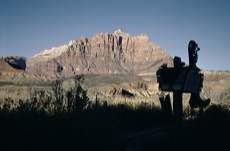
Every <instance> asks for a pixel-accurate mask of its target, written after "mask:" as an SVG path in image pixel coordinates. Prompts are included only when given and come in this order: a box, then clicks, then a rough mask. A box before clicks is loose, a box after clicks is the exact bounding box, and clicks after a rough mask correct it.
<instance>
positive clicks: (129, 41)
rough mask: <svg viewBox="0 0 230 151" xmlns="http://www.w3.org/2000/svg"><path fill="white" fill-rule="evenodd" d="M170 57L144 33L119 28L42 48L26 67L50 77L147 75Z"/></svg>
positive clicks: (169, 59)
mask: <svg viewBox="0 0 230 151" xmlns="http://www.w3.org/2000/svg"><path fill="white" fill-rule="evenodd" d="M163 63H167V64H168V65H172V58H171V57H170V56H169V54H168V53H167V52H165V51H164V50H163V49H162V48H160V47H159V46H157V45H155V44H153V43H152V42H151V41H150V39H149V37H148V36H147V35H145V34H141V35H138V36H134V37H133V36H131V35H129V34H126V33H124V32H122V31H121V30H117V31H115V32H114V33H113V34H111V33H100V34H96V35H94V36H93V37H92V38H91V39H88V38H85V37H80V38H79V39H77V40H76V41H71V42H70V43H69V44H68V45H64V46H61V47H57V48H56V49H55V48H53V49H50V50H45V51H43V52H42V53H40V54H38V55H35V56H34V57H33V58H32V59H30V60H28V63H27V70H28V71H30V72H34V73H37V74H41V75H47V76H51V77H69V76H72V75H75V74H92V73H93V74H126V73H129V74H130V73H131V74H149V73H153V72H154V71H156V69H157V68H158V67H159V66H160V65H162V64H163Z"/></svg>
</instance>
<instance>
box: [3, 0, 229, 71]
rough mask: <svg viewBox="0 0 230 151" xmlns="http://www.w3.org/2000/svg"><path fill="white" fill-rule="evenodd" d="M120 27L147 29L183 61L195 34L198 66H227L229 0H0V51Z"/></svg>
mask: <svg viewBox="0 0 230 151" xmlns="http://www.w3.org/2000/svg"><path fill="white" fill-rule="evenodd" d="M119 28H120V29H122V30H123V31H124V32H126V33H129V34H131V35H133V36H136V35H139V34H141V33H144V34H147V35H148V36H149V37H150V39H151V41H152V42H154V43H156V44H157V45H159V46H160V47H162V48H163V49H165V50H166V51H167V52H168V53H169V54H170V55H171V56H172V57H174V56H180V57H181V58H182V60H183V61H185V62H188V56H187V45H188V42H189V41H190V40H191V39H194V40H195V41H196V42H197V43H198V44H199V46H200V48H201V51H200V52H199V60H198V66H199V67H200V68H201V69H204V70H206V69H207V70H230V48H229V47H228V44H229V43H230V1H229V0H0V56H8V55H18V56H25V57H27V58H30V57H32V56H33V55H35V54H36V53H39V52H40V51H42V50H44V49H46V48H50V47H53V46H59V45H63V44H67V43H68V42H69V40H76V39H77V38H79V37H81V36H86V37H88V38H91V37H92V36H93V35H94V34H97V33H101V32H109V33H113V32H114V31H115V30H116V29H119Z"/></svg>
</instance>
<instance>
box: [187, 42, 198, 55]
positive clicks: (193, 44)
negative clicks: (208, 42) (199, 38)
mask: <svg viewBox="0 0 230 151" xmlns="http://www.w3.org/2000/svg"><path fill="white" fill-rule="evenodd" d="M188 50H189V52H190V51H191V52H194V53H195V52H197V51H199V50H200V48H199V47H198V44H197V43H196V42H195V41H194V40H190V42H189V44H188Z"/></svg>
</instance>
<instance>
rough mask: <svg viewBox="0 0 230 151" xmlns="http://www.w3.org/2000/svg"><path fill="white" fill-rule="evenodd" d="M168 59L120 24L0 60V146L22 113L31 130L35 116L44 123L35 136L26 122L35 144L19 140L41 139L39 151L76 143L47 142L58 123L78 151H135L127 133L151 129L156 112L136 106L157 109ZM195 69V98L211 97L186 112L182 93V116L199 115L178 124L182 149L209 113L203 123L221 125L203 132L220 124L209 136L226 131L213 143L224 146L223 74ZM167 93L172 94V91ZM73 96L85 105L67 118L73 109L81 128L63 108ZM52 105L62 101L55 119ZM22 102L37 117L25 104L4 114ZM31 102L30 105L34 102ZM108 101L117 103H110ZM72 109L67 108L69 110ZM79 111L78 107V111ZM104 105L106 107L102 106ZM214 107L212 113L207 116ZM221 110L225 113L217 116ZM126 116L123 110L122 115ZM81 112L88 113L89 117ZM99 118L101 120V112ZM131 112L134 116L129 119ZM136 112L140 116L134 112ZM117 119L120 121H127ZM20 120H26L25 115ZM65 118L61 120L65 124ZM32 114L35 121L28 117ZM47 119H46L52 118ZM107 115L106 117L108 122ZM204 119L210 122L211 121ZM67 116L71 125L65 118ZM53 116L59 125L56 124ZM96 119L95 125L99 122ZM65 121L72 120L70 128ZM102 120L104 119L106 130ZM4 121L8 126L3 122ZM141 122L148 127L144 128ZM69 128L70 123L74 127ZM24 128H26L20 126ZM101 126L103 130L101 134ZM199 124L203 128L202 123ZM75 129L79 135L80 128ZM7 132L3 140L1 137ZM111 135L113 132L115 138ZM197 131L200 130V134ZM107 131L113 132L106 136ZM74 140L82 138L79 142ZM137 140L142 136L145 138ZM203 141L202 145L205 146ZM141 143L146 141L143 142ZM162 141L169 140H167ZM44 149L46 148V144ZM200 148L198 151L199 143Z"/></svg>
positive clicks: (228, 86)
mask: <svg viewBox="0 0 230 151" xmlns="http://www.w3.org/2000/svg"><path fill="white" fill-rule="evenodd" d="M173 57H174V56H170V55H169V54H168V53H167V51H165V50H163V49H162V48H161V47H160V46H158V45H157V44H154V43H153V42H151V40H150V39H149V37H148V36H147V35H146V34H140V35H137V36H132V35H130V34H128V33H125V32H123V31H121V30H120V29H119V30H116V31H115V32H114V33H99V34H95V35H94V36H93V37H92V38H87V37H79V38H78V39H77V40H71V41H70V42H69V43H68V44H65V45H62V46H57V47H52V48H49V49H46V50H43V51H41V52H40V53H38V54H35V55H34V56H33V57H32V58H24V57H18V56H16V57H15V56H9V57H1V58H0V108H1V112H0V113H1V114H0V120H1V122H2V121H3V122H5V123H6V124H5V126H4V125H2V123H1V126H2V129H1V132H2V131H4V130H3V129H4V128H5V129H6V131H5V132H2V133H3V134H4V135H2V136H5V138H1V141H2V142H4V143H5V145H3V147H4V148H3V149H4V150H7V147H9V144H10V143H7V141H9V140H11V138H10V137H14V134H18V135H23V134H22V133H21V132H17V131H16V129H17V127H14V126H13V125H12V124H16V125H18V127H20V128H21V129H22V131H23V132H24V131H26V130H23V128H24V127H23V126H25V125H26V124H25V125H24V124H23V123H21V124H18V123H17V120H16V119H18V118H19V119H23V120H25V122H28V121H27V119H26V118H28V120H29V122H28V123H29V124H31V123H32V124H31V125H32V127H34V128H39V127H38V126H37V124H38V125H39V123H40V122H41V121H42V122H43V123H45V124H43V125H42V126H41V127H42V130H38V132H39V133H40V132H41V133H43V132H44V136H40V134H39V133H38V132H33V130H34V129H30V128H31V127H30V128H29V129H30V132H26V135H28V137H32V136H33V134H32V133H35V134H34V135H35V136H37V138H36V139H35V140H36V141H37V142H33V141H31V140H29V138H27V139H26V141H29V142H30V143H31V144H33V145H35V146H39V145H41V144H43V146H42V145H41V146H40V148H39V150H44V149H45V150H46V149H48V150H49V149H51V148H52V147H51V146H52V144H56V142H58V143H61V142H62V143H64V146H65V145H66V146H65V147H63V146H62V149H71V148H77V147H76V146H74V143H73V142H72V141H71V140H70V141H67V140H65V141H64V142H63V140H62V141H56V140H54V138H55V136H54V135H57V134H56V132H54V131H55V130H58V131H60V130H61V129H62V127H61V126H63V127H64V128H65V130H63V132H61V134H60V136H59V135H57V136H59V137H61V136H62V137H64V136H65V135H70V136H66V137H69V138H71V139H74V138H75V136H77V137H76V140H77V141H79V142H78V143H77V144H78V145H79V146H80V149H83V148H84V149H85V150H93V149H92V148H90V147H87V145H86V144H87V142H88V143H89V144H92V145H94V146H95V147H96V148H97V147H98V148H97V149H100V150H135V149H136V150H138V147H140V146H141V145H140V144H139V145H140V146H138V145H137V146H136V148H135V149H134V147H130V146H132V145H133V143H134V139H133V140H131V138H134V135H135V137H136V136H138V137H139V136H140V135H139V134H136V133H132V134H130V133H131V131H136V130H137V129H141V128H144V129H145V128H146V127H147V128H149V127H151V124H152V123H151V120H155V119H157V116H158V115H157V116H153V117H151V116H152V115H148V114H150V113H151V114H152V112H153V111H152V110H151V111H149V110H148V109H147V110H145V111H143V109H142V108H139V107H143V105H144V106H147V107H151V109H152V107H156V108H154V111H156V113H157V114H160V108H161V106H160V102H159V95H160V93H161V92H160V91H159V90H158V83H157V78H156V71H157V69H158V68H159V67H160V66H161V65H163V64H167V65H168V66H169V67H172V66H173ZM182 61H183V58H182ZM202 73H203V74H204V83H203V89H202V92H201V96H202V97H203V98H210V99H211V104H210V108H208V109H207V114H206V110H199V109H197V110H191V109H190V108H189V106H188V100H189V97H190V94H184V95H183V99H184V101H183V106H184V113H186V112H187V111H188V112H189V114H192V113H193V114H194V115H195V116H194V117H196V118H195V119H198V124H197V123H195V124H194V123H192V124H188V123H189V122H187V124H188V125H187V127H186V128H187V129H188V130H187V129H185V131H186V130H187V131H186V132H187V134H188V135H187V136H186V139H185V141H187V142H186V143H185V144H186V145H188V146H189V145H190V144H189V143H190V142H189V141H191V140H193V138H192V136H191V137H190V135H192V134H193V132H194V131H193V130H190V128H191V127H192V126H194V127H195V128H197V127H198V126H197V125H199V124H200V123H199V118H200V119H202V118H204V117H208V119H207V121H206V122H207V123H208V124H210V123H212V122H218V121H219V122H220V125H219V126H220V127H218V125H213V126H211V128H210V129H209V130H210V131H215V130H216V129H215V126H217V127H216V128H217V129H219V128H222V130H220V133H221V135H220V134H219V133H215V132H214V133H213V135H210V136H212V137H218V136H221V137H222V133H224V132H226V135H224V134H223V137H224V138H221V139H220V140H219V141H217V144H218V145H223V146H224V145H226V142H228V141H230V139H229V138H225V137H226V136H227V135H228V134H230V132H229V128H226V127H224V126H223V125H224V123H221V122H223V120H225V121H226V125H227V126H230V120H229V117H230V83H229V78H230V71H202ZM170 95H171V96H172V94H170ZM76 98H78V99H80V100H81V99H82V100H83V101H85V100H86V102H84V103H83V105H84V108H82V110H81V113H74V115H75V114H76V117H77V118H79V119H80V120H79V121H80V122H82V123H84V124H83V125H78V121H77V120H76V119H75V117H73V116H72V114H70V113H69V111H70V108H68V107H71V105H70V104H71V100H75V99H76ZM76 100H77V99H76ZM39 102H42V103H43V104H42V105H41V104H39ZM56 102H58V103H60V102H61V106H62V107H63V108H65V111H67V112H65V114H64V115H61V116H60V117H57V116H55V113H56V112H57V111H61V112H62V111H63V110H61V109H60V108H56V107H55V104H57V103H56ZM27 103H28V104H30V105H31V106H32V107H37V108H38V109H39V113H40V111H42V115H41V116H40V115H37V114H36V115H35V118H34V116H32V114H34V112H32V111H33V110H32V109H27V108H26V107H25V106H24V108H23V109H25V110H22V113H25V116H23V115H21V114H19V115H20V116H19V117H17V115H16V114H14V113H12V116H11V115H10V114H9V115H8V114H6V113H5V110H7V111H8V110H11V111H13V112H15V113H17V112H18V111H19V110H17V109H20V105H23V104H27ZM33 103H35V105H34V106H33ZM97 103H99V104H100V105H99V106H100V107H101V109H102V110H100V111H99V110H96V108H93V107H92V104H97ZM105 104H106V105H105ZM72 105H73V104H72ZM81 105H82V104H81ZM90 105H91V107H92V108H93V109H94V110H89V109H87V107H89V108H90ZM113 105H114V106H115V105H121V106H118V107H117V108H114V107H113ZM122 105H125V106H126V105H130V106H132V107H134V108H136V109H137V112H138V113H136V112H135V111H130V109H129V108H126V109H124V108H123V106H122ZM105 106H107V108H105ZM108 106H110V107H108ZM220 106H223V109H222V108H221V109H220V110H215V107H217V109H218V107H220ZM75 107H76V106H75ZM213 108H214V109H213ZM74 109H75V108H71V111H72V110H74ZM84 109H85V110H86V111H85V112H84V111H83V110H84ZM109 109H110V111H108V110H109ZM116 109H119V110H116ZM52 110H55V111H52ZM213 110H214V111H216V112H217V113H216V114H213V113H212V111H213ZM20 111H21V110H20ZM93 111H95V114H94V113H92V112H93ZM117 111H119V112H120V113H119V115H116V112H117ZM222 111H224V113H223V112H222ZM43 112H44V113H43ZM26 113H29V114H31V117H30V116H27V115H26ZM126 113H128V114H127V115H126V116H125V114H126ZM209 113H210V114H209ZM43 114H45V115H43ZM47 114H48V115H49V116H48V117H47V119H44V118H43V116H44V117H46V115H47ZM106 114H108V115H106ZM51 115H53V116H54V118H53V119H52V118H51V117H50V116H51ZM57 115H58V114H57ZM88 115H91V116H90V117H89V116H88ZM92 115H93V116H92ZM105 115H106V117H104V116H105ZM134 115H135V117H133V118H131V117H132V116H134ZM136 115H137V120H140V122H138V121H137V122H135V118H136ZM138 115H139V116H140V117H138ZM204 115H205V116H204ZM215 115H216V116H223V120H220V119H218V118H217V119H215V117H216V116H215ZM7 116H9V119H8V120H5V117H7ZM107 116H108V117H107ZM122 116H123V117H124V118H126V120H127V123H126V122H125V119H123V118H122ZM161 116H162V115H159V117H161ZM213 116H214V117H213ZM16 117H17V118H16ZM24 117H26V118H25V119H24ZM41 117H42V118H41ZM64 117H68V118H69V119H70V121H68V120H67V119H65V118H64ZM83 117H87V118H88V119H89V120H88V119H87V118H85V119H84V118H83ZM150 117H151V118H150ZM163 117H164V116H162V118H163ZM189 117H190V119H194V117H193V116H191V115H187V117H185V119H188V118H189ZM32 118H34V119H39V120H38V121H35V120H33V119H32ZM49 118H51V120H50V119H49ZM100 118H101V119H100ZM103 118H104V119H103ZM110 118H112V119H111V120H110ZM220 118H221V117H220ZM48 119H49V120H50V121H51V122H50V121H49V120H48ZM150 119H151V120H150ZM211 119H213V120H214V121H211ZM71 120H72V121H73V123H74V124H73V123H71ZM75 120H76V121H75ZM90 120H91V121H90ZM145 120H146V121H148V122H146V121H145ZM149 120H150V121H149ZM204 120H205V118H204ZM59 121H61V122H64V123H62V124H60V123H59ZM102 121H103V122H102ZM11 122H12V124H11ZM98 122H99V123H100V122H102V123H101V124H98ZM144 122H146V123H147V124H145V123H144ZM152 122H153V121H152ZM196 122H197V121H196ZM19 123H20V122H19ZM58 123H59V124H60V125H61V126H58V128H54V131H52V129H53V128H52V127H56V124H57V125H58ZM119 123H121V125H119ZM153 123H154V122H153ZM156 123H157V124H158V126H159V125H161V124H162V123H161V124H159V123H158V122H156ZM163 123H164V122H163ZM201 123H202V122H201ZM207 123H206V124H207ZM46 124H47V125H46ZM50 124H51V125H50ZM52 124H53V125H52ZM71 124H73V125H72V127H71ZM91 124H92V125H91ZM103 124H104V125H103ZM106 124H108V127H109V128H108V127H107V126H106ZM132 124H134V125H136V127H135V126H133V128H128V126H132ZM157 124H156V125H157ZM164 124H165V123H164ZM208 124H207V125H208ZM8 125H11V126H9V127H7V126H8ZM144 125H147V126H146V127H144ZM204 125H205V124H204ZM207 125H206V126H207ZM68 126H70V129H69V130H68V128H67V127H68ZM74 126H75V127H76V130H75V127H74ZM119 126H121V127H119ZM25 127H29V126H28V125H27V126H25ZM101 128H105V130H106V133H108V135H106V134H104V133H103V132H102V130H101ZM202 128H203V129H205V128H204V127H202ZM202 128H200V129H199V128H197V129H198V131H199V132H201V131H202V132H203V129H202ZM12 129H13V130H12ZM90 129H92V131H93V132H91V130H90ZM11 130H12V131H11ZM43 130H44V131H43ZM113 130H114V131H115V132H114V131H113ZM161 130H162V129H160V131H161ZM10 131H11V132H12V133H11V132H10ZM81 131H82V132H84V133H81ZM96 131H98V132H96ZM167 131H170V130H167ZM8 132H9V138H8V137H7V135H8ZM86 132H87V133H86ZM126 132H129V134H130V135H129V134H128V135H124V133H125V134H126ZM142 132H143V131H142ZM151 132H152V131H151ZM161 132H162V131H161ZM45 133H46V134H45ZM78 133H79V135H78ZM159 133H160V132H159ZM84 134H85V135H86V136H85V137H80V135H84ZM101 134H102V135H103V136H104V137H105V138H103V136H100V137H99V135H101ZM115 134H116V136H114V135H115ZM118 134H119V135H118ZM121 134H122V136H121ZM203 134H206V132H204V133H203ZM18 135H17V136H16V137H15V138H14V139H13V141H14V142H17V140H16V139H17V138H19V136H18ZM42 135H43V134H42ZM111 135H113V136H114V137H112V139H111ZM123 135H124V137H123ZM97 136H98V140H97ZM197 136H199V135H196V136H195V137H197ZM228 136H229V135H228ZM44 137H46V138H45V139H44V140H46V141H48V140H49V139H52V141H51V146H49V145H48V144H49V143H47V142H45V145H44V141H43V140H42V139H43V138H44ZM49 137H50V138H49ZM117 137H119V141H118V142H119V143H121V144H120V146H119V145H118V146H117V147H114V146H116V145H117V142H116V141H115V140H117ZM128 137H129V138H128ZM81 138H83V139H82V140H81ZM124 138H125V139H124ZM151 138H152V137H151ZM159 138H161V137H159ZM170 138H171V137H170ZM203 138H204V137H200V139H199V140H202V139H203ZM62 139H63V138H62ZM88 139H89V141H88ZM122 139H124V140H125V141H124V140H122ZM212 139H218V138H212ZM3 140H4V141H3ZM105 140H106V141H105ZM127 140H128V143H127ZM135 140H136V141H139V140H138V139H137V138H135ZM143 140H146V138H144V139H143ZM143 140H142V141H143ZM167 141H168V140H166V142H167ZM208 141H210V140H208ZM208 141H207V142H205V143H208ZM225 141H226V142H225ZM19 142H20V143H16V144H17V145H19V146H20V145H21V146H20V147H21V149H24V148H23V147H24V146H23V145H22V144H24V143H25V142H23V141H19ZM124 142H126V143H127V144H129V145H127V146H126V145H124V144H122V143H124ZM143 142H144V143H146V142H145V141H143ZM154 142H155V143H156V144H157V145H156V146H157V147H156V149H155V150H156V151H157V150H160V149H159V146H160V145H162V144H161V143H159V142H158V140H157V139H155V140H154ZM213 142H215V141H213ZM105 143H107V145H104V144H105ZM148 143H149V142H148ZM148 143H147V144H148ZM167 143H169V144H170V143H171V142H167ZM6 144H7V145H6ZM83 144H84V145H83ZM115 144H116V145H115ZM33 145H28V146H29V147H28V148H26V150H30V149H31V148H33ZM85 145H86V146H85ZM97 145H98V146H97ZM145 145H146V144H145ZM148 145H149V144H148ZM148 145H147V146H148ZM186 145H185V146H186ZM200 145H203V144H200ZM46 146H49V147H48V148H46ZM134 146H135V145H134ZM142 147H143V146H142ZM224 147H226V146H224ZM9 148H10V149H12V150H14V149H15V148H14V147H9ZM130 148H131V149H130ZM194 148H195V147H192V148H191V149H189V148H188V149H187V150H192V149H194ZM201 148H203V149H204V148H205V145H204V146H203V147H201ZM217 148H218V147H214V148H213V149H217ZM139 149H140V148H139ZM148 149H149V148H148V147H147V148H145V150H148ZM140 150H141V149H140ZM143 150H144V149H143Z"/></svg>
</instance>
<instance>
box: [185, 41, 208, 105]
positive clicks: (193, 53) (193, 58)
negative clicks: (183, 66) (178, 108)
mask: <svg viewBox="0 0 230 151" xmlns="http://www.w3.org/2000/svg"><path fill="white" fill-rule="evenodd" d="M199 50H200V48H199V47H198V44H197V43H196V42H195V41H194V40H191V41H190V42H189V44H188V56H189V67H190V68H192V69H194V70H198V71H200V69H199V68H197V66H196V63H197V60H198V54H197V52H198V51H199ZM209 103H210V99H206V100H203V99H202V98H201V97H200V94H199V93H191V97H190V100H189V105H190V106H191V108H197V107H202V108H205V107H206V106H208V105H209Z"/></svg>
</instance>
